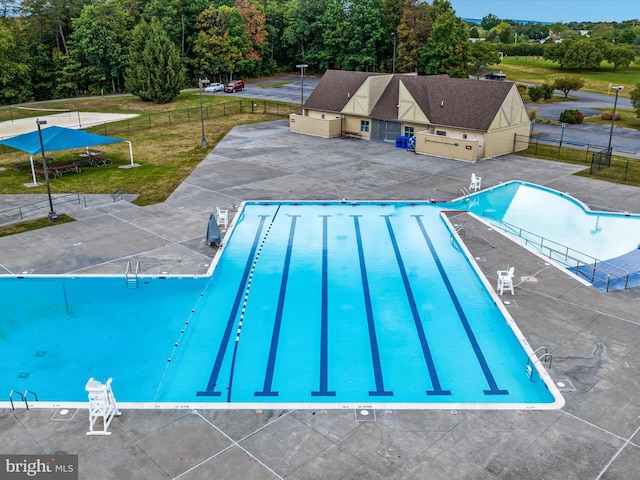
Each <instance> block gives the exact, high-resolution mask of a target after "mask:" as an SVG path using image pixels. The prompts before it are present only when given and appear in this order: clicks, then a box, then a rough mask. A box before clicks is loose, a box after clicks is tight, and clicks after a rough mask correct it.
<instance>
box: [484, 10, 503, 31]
mask: <svg viewBox="0 0 640 480" xmlns="http://www.w3.org/2000/svg"><path fill="white" fill-rule="evenodd" d="M500 22H501V20H500V19H499V18H498V17H496V16H495V15H494V14H493V13H490V14H489V15H486V16H484V17H482V22H480V26H481V27H482V29H483V30H487V31H488V30H491V29H492V28H494V27H497V26H498V24H499V23H500Z"/></svg>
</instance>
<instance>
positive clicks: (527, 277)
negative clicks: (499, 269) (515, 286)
mask: <svg viewBox="0 0 640 480" xmlns="http://www.w3.org/2000/svg"><path fill="white" fill-rule="evenodd" d="M520 281H522V282H529V283H538V279H537V278H536V277H533V276H531V275H525V276H524V277H520Z"/></svg>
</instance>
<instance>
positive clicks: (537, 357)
mask: <svg viewBox="0 0 640 480" xmlns="http://www.w3.org/2000/svg"><path fill="white" fill-rule="evenodd" d="M538 352H542V353H541V354H538ZM552 359H553V357H552V356H551V354H550V353H549V350H548V349H547V347H540V348H538V349H537V350H536V351H535V352H533V353H532V354H531V355H529V358H528V359H527V366H526V372H527V376H528V377H529V380H530V381H532V382H535V380H534V379H533V372H534V371H535V369H534V368H533V364H534V362H535V361H540V362H543V363H546V362H549V366H548V368H549V370H551V360H552Z"/></svg>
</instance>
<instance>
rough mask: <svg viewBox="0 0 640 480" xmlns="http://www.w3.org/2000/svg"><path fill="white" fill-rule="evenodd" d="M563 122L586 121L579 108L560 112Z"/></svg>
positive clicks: (575, 122)
mask: <svg viewBox="0 0 640 480" xmlns="http://www.w3.org/2000/svg"><path fill="white" fill-rule="evenodd" d="M560 121H561V122H562V123H571V124H577V123H582V122H583V121H584V115H582V113H581V112H580V111H579V110H565V111H564V112H562V113H561V114H560Z"/></svg>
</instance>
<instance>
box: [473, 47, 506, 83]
mask: <svg viewBox="0 0 640 480" xmlns="http://www.w3.org/2000/svg"><path fill="white" fill-rule="evenodd" d="M500 61H501V60H500V53H499V52H498V49H497V48H496V46H495V44H493V43H490V42H481V41H477V42H473V43H471V45H470V48H469V66H468V68H467V71H468V72H469V74H470V75H475V76H476V77H478V78H479V77H480V75H482V74H483V73H484V72H485V71H486V67H487V66H488V65H495V64H498V63H500Z"/></svg>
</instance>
